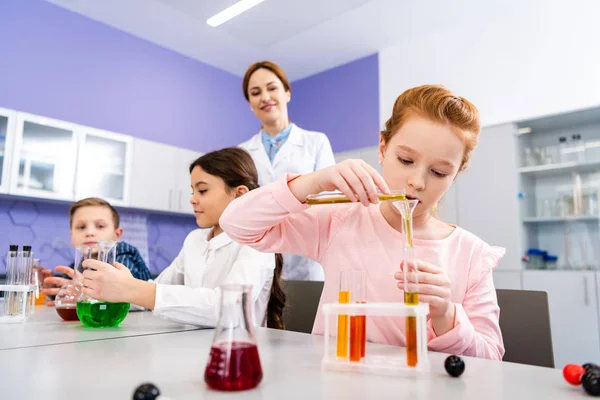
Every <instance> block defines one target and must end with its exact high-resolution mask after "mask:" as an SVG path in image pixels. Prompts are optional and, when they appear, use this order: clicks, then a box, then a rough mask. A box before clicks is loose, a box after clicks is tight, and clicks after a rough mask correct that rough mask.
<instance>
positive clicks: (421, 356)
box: [321, 303, 429, 376]
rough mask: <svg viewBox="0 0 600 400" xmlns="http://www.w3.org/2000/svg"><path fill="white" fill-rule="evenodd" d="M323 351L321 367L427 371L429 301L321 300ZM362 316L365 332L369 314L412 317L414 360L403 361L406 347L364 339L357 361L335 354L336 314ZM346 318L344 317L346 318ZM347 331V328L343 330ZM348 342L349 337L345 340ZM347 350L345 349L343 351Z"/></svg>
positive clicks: (383, 371)
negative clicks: (414, 321)
mask: <svg viewBox="0 0 600 400" xmlns="http://www.w3.org/2000/svg"><path fill="white" fill-rule="evenodd" d="M322 312H323V315H324V318H325V321H324V323H325V324H324V341H325V343H324V353H323V358H322V361H321V367H322V368H323V369H325V370H333V371H344V372H359V373H372V374H377V375H396V376H414V375H415V374H422V373H426V372H428V371H429V360H428V357H427V315H428V314H429V305H428V304H426V303H424V304H418V305H406V304H405V303H363V304H356V303H355V304H340V303H328V304H324V305H323V308H322ZM340 315H346V316H348V317H352V316H365V317H366V324H367V332H368V329H369V323H370V322H371V321H370V318H369V317H404V318H405V317H416V320H417V355H418V360H419V361H418V364H417V365H416V366H409V365H408V364H407V356H406V348H404V347H401V346H397V347H394V348H393V349H392V350H391V349H390V347H389V346H382V345H380V344H376V343H369V342H367V343H366V349H365V356H364V358H362V359H361V360H360V361H350V359H349V357H338V356H337V353H336V343H337V332H338V329H337V323H338V316H340ZM349 319H350V318H347V320H349ZM345 331H346V332H349V329H346V330H345ZM346 342H347V343H348V346H350V342H351V340H346ZM346 353H347V354H349V351H348V352H346Z"/></svg>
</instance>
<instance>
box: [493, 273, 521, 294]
mask: <svg viewBox="0 0 600 400" xmlns="http://www.w3.org/2000/svg"><path fill="white" fill-rule="evenodd" d="M494 286H495V287H496V289H512V290H521V289H523V284H522V278H521V272H520V271H494Z"/></svg>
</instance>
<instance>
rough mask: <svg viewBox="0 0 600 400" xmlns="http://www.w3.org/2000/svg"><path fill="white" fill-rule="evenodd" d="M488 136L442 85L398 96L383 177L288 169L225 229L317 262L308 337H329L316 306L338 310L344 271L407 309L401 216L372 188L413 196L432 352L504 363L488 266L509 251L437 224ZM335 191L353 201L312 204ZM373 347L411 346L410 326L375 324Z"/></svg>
mask: <svg viewBox="0 0 600 400" xmlns="http://www.w3.org/2000/svg"><path fill="white" fill-rule="evenodd" d="M480 130H481V126H480V121H479V112H478V111H477V109H476V108H475V106H474V105H473V104H471V103H470V102H469V101H468V100H466V99H464V98H462V97H458V96H456V95H454V94H453V93H452V92H450V91H449V90H447V89H446V88H444V87H443V86H436V85H427V86H420V87H416V88H413V89H409V90H407V91H406V92H404V93H402V94H401V95H400V96H399V97H398V99H397V100H396V102H395V104H394V109H393V112H392V116H391V118H390V119H389V120H388V121H387V123H386V126H385V129H384V130H383V131H382V132H381V139H380V141H379V162H380V164H381V165H382V167H383V169H382V171H383V172H382V174H381V175H380V174H379V173H378V172H377V171H376V170H375V169H374V168H372V167H371V166H369V165H368V164H366V163H365V162H363V161H362V160H346V161H344V162H341V163H339V164H336V165H334V166H331V167H328V168H325V169H323V170H320V171H317V172H313V173H309V174H304V175H292V174H287V175H285V176H283V177H282V178H281V179H279V180H278V181H276V182H273V183H271V184H269V185H266V186H264V187H262V188H260V189H257V190H253V191H252V192H250V193H248V194H246V195H245V196H242V197H239V198H238V199H236V200H234V201H233V202H232V203H230V205H229V206H228V207H227V209H226V210H225V212H224V213H223V214H222V216H221V219H220V225H221V227H222V228H223V230H224V231H225V232H227V234H228V235H229V236H230V237H231V238H232V239H234V240H236V241H238V242H240V243H243V244H246V245H249V246H251V247H254V248H256V249H258V250H261V251H264V252H272V253H292V254H297V255H300V256H304V257H310V258H312V259H314V260H316V261H317V262H319V263H320V264H321V265H322V266H323V270H324V274H325V284H324V287H323V293H322V295H321V300H320V303H319V311H318V313H317V316H316V318H315V324H314V326H313V333H315V334H323V317H322V315H321V306H322V305H323V304H324V303H335V302H337V297H338V285H339V282H338V281H339V272H340V270H342V269H364V270H366V271H367V277H368V278H367V283H366V288H367V301H368V302H403V300H404V294H403V291H402V288H403V287H404V282H403V281H402V279H403V275H402V273H401V272H400V271H401V261H402V251H401V248H402V243H403V240H405V239H404V237H403V235H402V234H401V232H402V217H401V215H400V213H399V212H398V211H397V210H396V208H395V207H394V206H393V204H392V203H391V202H389V201H383V202H379V200H378V197H377V191H378V190H379V191H381V192H384V193H388V192H389V191H390V190H402V189H404V190H405V191H406V194H407V197H409V198H412V199H417V200H418V201H419V202H418V205H417V207H416V209H415V211H414V214H413V229H414V245H415V246H416V250H417V257H418V259H419V261H418V268H419V276H418V282H419V286H418V287H419V301H421V302H424V303H428V304H429V308H430V315H429V317H428V347H429V349H430V350H433V351H440V352H445V353H453V354H463V355H467V356H474V357H484V358H489V359H495V360H500V359H502V356H503V354H504V346H503V342H502V334H501V332H500V328H499V326H498V318H499V311H500V310H499V308H498V303H497V299H496V292H495V289H494V283H493V279H492V270H493V269H494V268H495V267H496V266H497V265H498V262H499V261H500V259H501V258H502V256H503V255H504V252H505V250H504V249H503V248H499V247H493V246H490V245H488V244H487V243H485V242H484V241H482V240H481V239H479V238H478V237H477V236H475V235H473V234H472V233H470V232H467V231H465V230H463V229H461V228H460V227H457V226H453V225H449V224H447V223H444V222H442V221H440V220H439V219H438V218H436V216H435V213H434V210H435V207H436V206H437V204H438V202H439V201H440V199H441V198H442V196H443V195H444V193H445V192H446V191H447V190H448V189H449V188H450V186H451V185H452V183H453V182H454V180H455V179H456V178H457V176H458V174H459V173H460V172H461V171H463V170H465V169H466V168H467V165H468V163H469V160H470V158H471V153H472V151H473V149H474V148H475V147H476V145H477V142H478V139H479V133H480ZM332 190H340V191H342V192H343V193H344V194H345V195H347V196H348V197H349V198H350V199H351V200H352V201H353V202H352V203H347V204H336V205H319V206H312V207H309V206H308V205H306V204H305V201H306V198H307V196H308V195H309V194H313V193H319V192H322V191H332ZM367 340H369V341H371V342H376V343H387V344H397V345H401V346H404V345H405V336H404V319H402V318H394V319H392V318H390V319H389V320H384V319H377V321H373V323H369V324H368V326H367Z"/></svg>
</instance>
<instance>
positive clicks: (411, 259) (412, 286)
mask: <svg viewBox="0 0 600 400" xmlns="http://www.w3.org/2000/svg"><path fill="white" fill-rule="evenodd" d="M393 204H394V206H395V207H396V208H397V209H398V211H400V214H401V215H402V230H403V231H404V234H405V236H406V242H405V243H404V246H403V247H404V255H403V258H404V260H403V264H402V272H403V275H404V304H406V305H408V306H416V305H418V304H419V280H418V278H419V276H418V273H419V268H418V266H417V260H416V257H415V246H414V243H413V218H412V214H413V211H414V209H415V207H416V206H417V204H418V201H417V200H408V199H406V200H401V201H395V202H394V203H393ZM417 346H418V343H417V318H416V317H406V364H407V365H408V366H409V367H416V366H417V365H418V363H419V359H418V348H417Z"/></svg>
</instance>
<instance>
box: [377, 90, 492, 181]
mask: <svg viewBox="0 0 600 400" xmlns="http://www.w3.org/2000/svg"><path fill="white" fill-rule="evenodd" d="M415 114H416V115H419V116H421V117H423V118H427V119H430V120H432V121H434V122H438V123H441V124H448V125H450V127H451V128H452V130H453V131H454V132H455V133H456V134H457V135H458V136H459V137H460V138H461V139H462V140H463V142H464V143H465V151H464V154H463V159H462V163H461V166H460V170H461V171H464V170H465V169H467V167H468V165H469V161H470V159H471V153H472V152H473V150H474V149H475V147H477V144H478V143H479V134H480V132H481V121H480V119H479V111H478V110H477V108H476V107H475V106H474V105H473V103H471V102H470V101H468V100H467V99H465V98H463V97H459V96H456V95H455V94H454V93H452V92H451V91H450V90H448V89H446V88H445V87H444V86H441V85H423V86H418V87H415V88H412V89H408V90H406V91H405V92H404V93H402V94H401V95H400V96H398V98H397V99H396V102H395V103H394V109H393V111H392V116H391V117H390V119H388V120H387V122H386V123H385V129H384V130H382V131H381V132H380V134H381V137H382V138H383V140H384V142H385V144H387V143H388V142H389V141H390V139H391V138H392V137H393V136H394V135H395V134H396V133H397V132H398V130H399V129H400V128H401V127H402V125H403V124H404V122H406V120H407V118H408V117H410V116H411V115H415Z"/></svg>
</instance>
